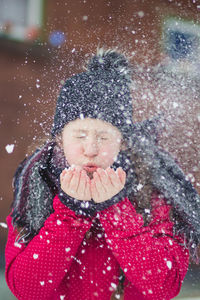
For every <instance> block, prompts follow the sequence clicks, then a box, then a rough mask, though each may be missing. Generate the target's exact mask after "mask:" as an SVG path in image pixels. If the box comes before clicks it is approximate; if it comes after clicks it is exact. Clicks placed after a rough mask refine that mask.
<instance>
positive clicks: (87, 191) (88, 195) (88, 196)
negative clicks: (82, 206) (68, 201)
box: [84, 175, 92, 200]
mask: <svg viewBox="0 0 200 300" xmlns="http://www.w3.org/2000/svg"><path fill="white" fill-rule="evenodd" d="M84 196H85V199H86V200H91V198H92V196H91V189H90V179H89V177H88V176H87V175H86V186H85V195H84Z"/></svg>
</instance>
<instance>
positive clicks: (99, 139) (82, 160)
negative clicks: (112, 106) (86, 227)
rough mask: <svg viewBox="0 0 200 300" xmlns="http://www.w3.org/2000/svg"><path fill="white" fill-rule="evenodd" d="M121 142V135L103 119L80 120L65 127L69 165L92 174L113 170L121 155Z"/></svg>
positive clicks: (63, 132)
mask: <svg viewBox="0 0 200 300" xmlns="http://www.w3.org/2000/svg"><path fill="white" fill-rule="evenodd" d="M121 141H122V135H121V133H120V131H119V130H118V129H117V128H116V127H115V126H113V125H111V124H110V123H107V122H104V121H102V120H99V119H90V118H87V119H83V120H81V119H76V120H75V121H71V122H70V123H68V124H67V125H65V127H64V129H63V131H62V146H63V150H64V154H65V158H66V160H67V162H68V163H69V165H70V166H72V165H75V166H80V167H81V168H82V169H85V170H86V171H87V172H89V173H93V172H94V171H95V170H96V169H97V168H98V167H100V168H103V169H106V168H108V167H110V166H111V165H112V164H113V162H114V160H115V158H116V156H117V155H118V153H119V151H120V147H121Z"/></svg>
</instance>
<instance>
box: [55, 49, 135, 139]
mask: <svg viewBox="0 0 200 300" xmlns="http://www.w3.org/2000/svg"><path fill="white" fill-rule="evenodd" d="M130 85H131V71H130V68H129V62H128V60H127V59H126V57H125V56H124V55H123V54H120V53H118V52H116V51H113V50H107V51H104V50H103V49H102V48H101V49H98V50H97V54H96V55H94V56H92V58H91V59H90V61H89V63H88V66H87V69H86V71H85V72H82V73H80V74H77V75H75V76H73V77H71V78H69V79H67V81H66V82H65V84H64V85H63V87H62V88H61V92H60V95H59V97H58V100H57V105H56V112H55V116H54V123H53V127H52V131H51V133H52V136H53V137H55V136H56V135H57V134H58V133H60V132H61V131H62V129H63V128H64V126H65V125H66V124H67V123H68V122H70V121H72V120H75V119H77V118H80V119H83V118H95V119H101V120H103V121H106V122H109V123H111V124H112V125H114V126H116V127H117V128H118V129H119V130H120V131H121V133H122V134H123V136H124V138H128V137H129V136H130V134H131V132H132V126H133V122H132V115H133V109H132V99H131V94H130Z"/></svg>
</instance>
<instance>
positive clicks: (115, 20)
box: [0, 0, 200, 245]
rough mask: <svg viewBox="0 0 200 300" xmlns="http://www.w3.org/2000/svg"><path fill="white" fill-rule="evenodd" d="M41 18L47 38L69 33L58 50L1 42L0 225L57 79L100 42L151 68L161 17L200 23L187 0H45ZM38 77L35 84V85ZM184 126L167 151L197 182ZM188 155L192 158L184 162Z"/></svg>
mask: <svg viewBox="0 0 200 300" xmlns="http://www.w3.org/2000/svg"><path fill="white" fill-rule="evenodd" d="M140 11H143V12H144V17H140V16H139V15H138V12H140ZM45 15H46V17H45V18H46V20H45V24H44V32H43V33H44V36H45V37H46V39H47V37H48V34H49V32H51V31H53V30H62V31H64V32H65V33H66V35H67V42H66V44H64V45H63V46H62V47H61V48H60V49H52V48H50V50H49V51H46V50H47V46H45V49H40V51H41V53H40V55H38V52H34V51H33V50H32V51H29V54H28V55H27V54H26V53H25V51H23V50H20V49H19V47H18V46H16V44H15V43H13V44H12V43H11V44H9V45H5V42H4V41H3V40H1V41H0V44H1V46H0V65H1V74H0V93H1V94H0V104H1V110H0V116H1V117H0V130H1V147H0V164H1V170H2V172H1V180H0V182H1V190H0V222H6V221H5V218H6V216H7V215H8V213H9V212H10V204H11V202H12V197H13V196H12V193H13V192H12V186H11V184H12V177H13V174H14V171H15V169H16V167H17V165H18V163H19V162H20V161H21V160H22V159H23V158H24V156H25V154H26V153H27V147H28V145H30V144H31V143H32V141H33V140H34V139H35V140H36V141H37V140H38V139H39V138H40V137H42V136H44V133H45V131H47V130H49V128H50V127H51V123H52V117H51V116H52V114H53V111H54V106H55V101H56V96H57V93H58V90H59V87H60V84H61V80H64V79H65V78H66V77H67V76H69V75H71V74H72V73H73V72H78V71H81V70H82V63H83V61H84V59H85V58H86V55H87V53H91V51H92V52H94V51H95V50H96V47H97V45H100V46H102V45H104V46H106V47H116V46H118V47H119V48H120V49H122V50H123V51H125V52H126V53H127V54H128V55H132V53H133V52H135V55H134V56H133V58H132V61H133V62H137V63H140V64H141V63H143V64H144V65H146V66H148V65H150V66H151V65H156V64H157V63H159V62H160V61H161V59H162V57H163V53H162V43H161V25H162V22H163V19H164V18H165V16H169V15H173V16H180V17H183V18H186V19H193V20H196V21H200V20H199V11H198V10H197V8H196V5H195V4H194V3H192V1H188V0H187V1H183V0H182V1H180V0H179V1H178V0H177V1H166V0H145V1H142V0H138V1H132V0H129V1H128V0H123V1H121V0H120V1H119V0H112V1H106V0H99V1H93V0H85V1H83V0H82V1H80V0H73V1H71V0H68V1H53V0H49V1H46V7H45ZM83 16H88V19H87V21H84V20H83ZM133 31H135V34H133ZM137 41H138V42H137ZM10 45H11V46H10ZM28 48H30V47H28ZM73 48H75V49H76V50H75V52H74V53H72V49H73ZM61 67H62V68H61ZM37 79H39V84H40V88H37V87H36V84H38V82H37ZM141 81H142V83H141V92H140V93H139V94H138V95H137V97H136V96H135V99H137V100H140V99H139V98H140V97H142V94H143V90H142V88H143V87H144V86H143V81H145V77H142V79H141ZM147 85H148V89H150V90H152V91H155V88H156V86H154V85H155V83H154V85H151V82H148V83H147ZM165 92H166V93H167V91H165ZM20 95H21V96H22V97H20ZM155 96H156V97H155V98H156V100H155V98H154V102H156V101H157V100H158V98H159V97H161V95H160V91H159V92H157V94H156V95H155ZM154 104H155V103H153V102H151V101H150V102H149V103H148V105H147V104H146V103H145V102H144V101H143V102H142V101H140V104H138V105H136V106H135V110H134V112H135V115H134V118H135V120H140V119H144V117H147V116H148V115H149V112H150V111H152V114H153V113H154V112H155V111H154V107H155V105H154ZM138 107H140V109H141V110H142V109H144V114H143V115H142V116H141V115H140V114H139V113H138V111H139V110H138ZM196 109H197V108H196V106H194V107H193V109H192V110H191V111H190V114H189V115H188V114H187V111H186V113H185V115H184V118H185V119H187V120H186V125H187V126H191V122H192V119H191V118H193V117H192V116H193V115H195V114H196ZM198 109H199V107H198ZM199 112H200V109H199ZM150 115H151V113H150ZM195 120H196V119H195ZM195 122H196V121H195ZM195 122H192V124H194V125H193V127H194V128H193V136H194V135H195V134H196V132H199V127H198V126H199V124H197V122H196V123H195ZM40 124H41V125H40ZM179 125H180V124H179ZM184 130H185V127H184V128H183V127H181V128H180V130H179V131H177V132H176V131H175V130H174V131H173V134H172V135H171V136H170V141H171V143H168V149H169V150H170V151H171V152H172V153H174V154H175V155H177V156H178V155H179V154H180V155H181V156H180V157H181V158H180V163H181V165H182V166H183V167H184V169H185V170H186V171H187V172H190V173H193V174H194V175H195V178H196V179H197V180H196V182H197V181H199V182H200V180H199V178H200V176H199V173H198V172H196V173H195V172H193V171H192V167H193V166H195V164H196V163H198V156H197V153H196V151H197V148H196V146H195V143H193V144H188V146H187V147H185V149H184V152H183V151H182V150H181V149H182V144H183V143H184V142H185V139H187V136H186V135H185V136H184V134H183V131H184ZM180 132H181V134H180ZM180 135H181V139H180ZM177 137H179V142H178V145H177ZM167 142H168V138H165V137H163V141H162V143H163V144H166V143H167ZM13 143H14V144H15V148H14V151H13V153H12V154H8V153H7V152H6V151H5V146H6V145H7V144H13ZM175 148H176V149H175ZM177 149H178V151H177ZM186 154H187V157H189V158H190V159H189V160H188V159H185V157H184V155H186ZM197 188H198V187H197ZM6 236H7V230H6V229H4V228H2V227H1V226H0V242H1V245H4V244H5V241H6Z"/></svg>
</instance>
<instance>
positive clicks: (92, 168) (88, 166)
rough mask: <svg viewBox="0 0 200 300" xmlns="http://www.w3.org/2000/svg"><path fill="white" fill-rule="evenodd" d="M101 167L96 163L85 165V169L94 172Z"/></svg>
mask: <svg viewBox="0 0 200 300" xmlns="http://www.w3.org/2000/svg"><path fill="white" fill-rule="evenodd" d="M98 168H99V166H97V165H95V164H86V165H84V166H83V169H84V170H85V171H87V172H94V171H96V170H97V169H98Z"/></svg>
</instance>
